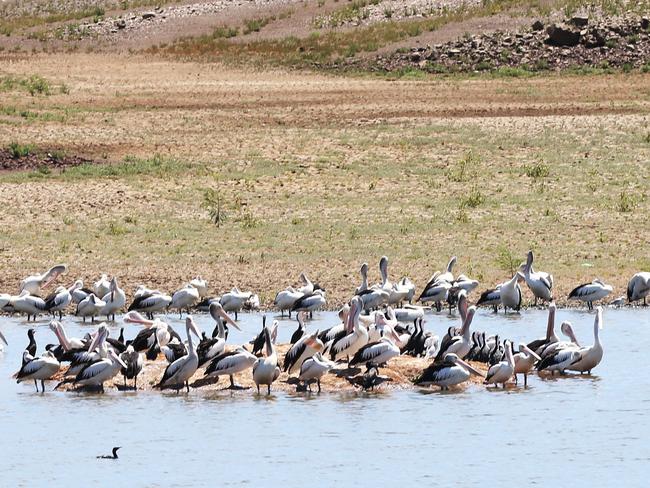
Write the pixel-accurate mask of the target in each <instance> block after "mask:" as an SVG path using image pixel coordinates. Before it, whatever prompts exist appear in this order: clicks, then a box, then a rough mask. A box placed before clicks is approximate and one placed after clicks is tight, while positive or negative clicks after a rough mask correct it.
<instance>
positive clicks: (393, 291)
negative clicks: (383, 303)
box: [379, 256, 410, 305]
mask: <svg viewBox="0 0 650 488" xmlns="http://www.w3.org/2000/svg"><path fill="white" fill-rule="evenodd" d="M379 273H380V274H381V285H380V287H381V289H382V290H385V291H387V292H388V304H389V305H395V304H398V303H401V302H403V301H404V300H406V297H407V296H408V294H409V291H410V289H409V288H406V287H403V286H400V285H399V284H398V283H392V282H391V281H390V280H389V279H388V257H387V256H382V257H381V259H380V260H379Z"/></svg>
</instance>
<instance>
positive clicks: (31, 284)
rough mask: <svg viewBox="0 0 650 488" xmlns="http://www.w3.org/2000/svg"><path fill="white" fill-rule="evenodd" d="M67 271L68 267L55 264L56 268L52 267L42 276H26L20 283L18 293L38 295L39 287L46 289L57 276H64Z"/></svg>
mask: <svg viewBox="0 0 650 488" xmlns="http://www.w3.org/2000/svg"><path fill="white" fill-rule="evenodd" d="M67 271H68V267H67V266H66V265H65V264H57V265H56V266H52V267H51V268H50V269H48V270H47V271H46V272H45V273H43V274H40V275H39V274H37V275H32V276H28V277H27V278H25V279H24V280H23V281H21V282H20V291H21V292H23V291H27V292H29V294H30V295H38V294H39V293H40V291H41V287H42V288H47V286H48V285H49V284H50V283H52V282H53V281H54V280H55V279H57V277H58V276H59V275H61V274H64V273H66V272H67Z"/></svg>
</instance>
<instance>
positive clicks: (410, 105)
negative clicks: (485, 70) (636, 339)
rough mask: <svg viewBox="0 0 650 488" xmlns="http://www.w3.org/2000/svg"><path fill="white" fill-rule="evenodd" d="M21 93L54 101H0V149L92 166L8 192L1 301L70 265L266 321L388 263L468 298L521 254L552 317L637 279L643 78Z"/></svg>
mask: <svg viewBox="0 0 650 488" xmlns="http://www.w3.org/2000/svg"><path fill="white" fill-rule="evenodd" d="M33 75H38V76H40V77H42V79H43V82H44V83H46V84H47V90H45V91H46V92H47V91H49V94H45V92H44V93H38V91H36V93H35V94H34V95H30V94H29V91H28V88H26V86H28V84H26V83H23V84H21V83H18V82H16V83H13V84H11V83H9V84H8V83H5V84H4V88H2V89H0V107H1V110H0V147H2V148H7V147H8V146H9V145H10V144H12V143H14V144H17V145H18V146H19V147H22V146H29V147H30V150H31V151H32V152H37V153H39V152H40V153H46V152H50V153H54V154H55V155H59V156H66V155H69V156H83V157H86V158H89V159H91V160H93V161H94V162H95V163H94V164H88V165H83V166H78V167H74V168H68V169H66V170H64V171H61V170H50V169H48V168H46V167H41V168H38V169H36V170H34V169H32V170H29V171H4V172H0V201H1V202H3V211H2V227H3V232H2V235H1V236H0V290H1V291H3V292H13V291H15V290H17V288H18V283H19V281H20V279H21V278H22V277H24V276H26V275H28V274H30V273H33V272H35V271H42V270H44V269H46V268H47V267H49V266H50V265H51V264H53V263H56V262H67V263H68V264H69V265H70V276H68V277H66V280H65V281H66V282H72V280H73V279H76V278H78V277H80V278H83V279H85V280H92V281H94V280H95V279H97V277H98V276H99V273H101V272H107V273H110V274H115V275H116V276H118V277H120V278H121V281H122V284H123V285H124V286H125V287H126V288H127V289H128V291H129V292H132V290H133V288H134V287H135V285H137V284H139V283H141V282H142V283H147V284H150V285H154V286H160V287H163V288H166V289H169V290H173V289H176V288H177V287H179V286H181V285H182V284H183V283H184V282H186V281H188V280H189V279H190V278H192V277H193V276H195V275H199V274H200V275H202V276H203V277H205V278H206V279H208V280H209V283H210V287H211V290H212V291H213V292H214V293H223V292H224V291H226V290H228V289H230V287H232V286H234V285H237V286H239V287H240V288H243V289H252V290H254V291H256V292H258V293H259V294H260V297H261V299H262V301H263V302H264V303H265V304H266V305H269V304H270V303H271V302H272V300H273V297H274V296H275V293H276V292H277V291H278V290H280V289H282V288H284V287H286V286H287V285H289V284H294V283H296V281H297V276H298V274H299V273H300V272H301V271H306V272H308V274H309V275H310V277H311V278H312V279H314V280H316V281H318V282H319V283H320V284H321V285H322V286H324V287H325V288H326V289H327V290H328V299H329V304H330V305H331V306H332V307H334V306H335V305H339V304H341V303H342V302H344V301H345V300H346V299H347V298H348V297H349V296H350V294H351V293H352V290H353V289H354V287H355V286H357V285H358V281H359V277H358V273H357V270H358V267H359V265H360V263H361V262H363V261H368V262H369V263H371V269H372V274H371V281H375V280H378V278H379V276H378V271H377V264H376V263H377V262H378V260H379V258H380V257H381V256H382V255H383V254H386V255H388V256H389V257H390V259H391V266H390V272H391V276H392V278H393V279H398V278H399V277H401V276H404V275H406V276H410V277H411V279H412V280H414V282H416V283H417V284H418V286H419V287H421V286H422V285H423V283H424V282H425V281H426V280H427V279H428V278H429V276H430V275H431V274H432V273H433V272H434V271H435V270H438V269H441V268H442V267H443V266H444V265H445V264H446V262H447V260H448V258H449V256H451V255H452V254H456V255H458V257H459V261H458V263H459V265H458V268H457V272H465V273H467V274H468V275H470V276H471V277H474V278H476V279H479V280H480V281H481V283H482V284H481V287H480V288H479V290H480V289H484V288H486V287H488V286H492V285H493V284H495V283H497V282H499V281H501V280H503V279H505V278H507V277H508V275H509V274H510V267H511V264H512V263H516V264H518V263H519V262H520V261H522V260H523V259H524V257H525V253H526V251H527V250H528V249H534V250H535V251H536V253H537V268H539V269H542V270H546V271H549V272H552V273H553V274H554V275H555V279H556V283H557V284H556V287H557V290H556V297H557V299H558V300H559V301H560V303H563V298H564V297H566V294H567V293H568V291H569V290H570V289H571V288H572V287H573V286H575V285H577V284H579V283H581V282H583V281H585V280H588V281H590V280H592V279H593V278H596V277H600V278H602V279H604V280H606V281H607V282H610V283H612V284H613V285H614V286H615V292H614V295H612V298H613V297H614V296H618V295H621V294H624V287H625V285H626V282H627V280H628V279H629V277H630V276H631V275H632V274H633V273H634V272H636V271H639V270H642V269H646V270H647V269H648V268H650V259H649V258H648V228H649V227H648V223H647V219H648V210H649V208H650V203H649V201H648V193H649V190H650V178H649V175H650V173H649V166H648V160H649V155H650V127H648V112H649V111H650V88H649V86H650V76H649V75H647V74H641V73H635V74H612V75H598V76H570V75H549V76H544V77H532V78H514V79H504V78H492V77H475V78H462V77H435V76H430V77H426V78H418V79H417V80H408V79H400V80H390V79H386V78H384V77H372V76H335V75H330V74H318V73H309V72H295V71H285V70H280V69H265V70H250V69H249V70H244V69H238V68H233V67H230V66H224V65H219V64H210V63H194V62H180V61H174V60H170V59H162V58H151V57H145V56H135V55H118V54H112V55H107V54H102V55H99V54H84V53H71V54H64V53H58V54H35V55H27V56H6V57H5V62H3V64H2V66H1V67H0V77H2V80H7V79H12V80H14V81H15V80H26V79H28V78H29V77H31V76H33ZM0 86H3V85H2V83H0ZM14 147H16V146H14ZM209 191H212V193H211V197H212V200H211V201H212V202H213V208H216V207H215V206H216V204H215V203H214V202H216V201H217V200H218V201H219V202H220V203H219V207H220V211H221V218H222V222H221V224H220V225H219V226H216V225H215V224H214V223H212V222H211V220H210V216H209V208H208V207H210V203H209V202H208V201H207V199H206V192H209ZM206 202H207V204H206Z"/></svg>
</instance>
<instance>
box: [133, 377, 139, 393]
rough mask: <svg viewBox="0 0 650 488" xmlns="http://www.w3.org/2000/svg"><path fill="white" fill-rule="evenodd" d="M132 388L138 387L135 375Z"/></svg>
mask: <svg viewBox="0 0 650 488" xmlns="http://www.w3.org/2000/svg"><path fill="white" fill-rule="evenodd" d="M133 389H134V390H137V389H138V376H137V375H136V377H135V378H133Z"/></svg>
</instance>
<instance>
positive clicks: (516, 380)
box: [514, 373, 526, 385]
mask: <svg viewBox="0 0 650 488" xmlns="http://www.w3.org/2000/svg"><path fill="white" fill-rule="evenodd" d="M525 374H526V373H524V375H525ZM514 377H515V385H516V384H517V375H514Z"/></svg>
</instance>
